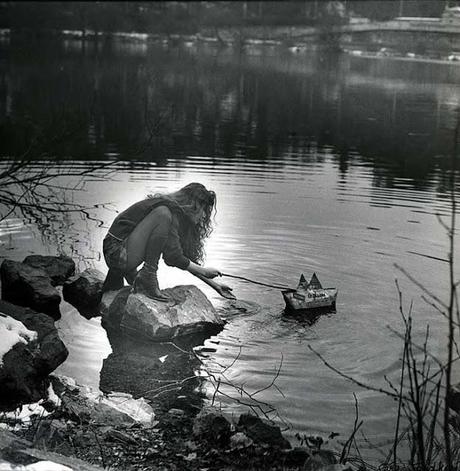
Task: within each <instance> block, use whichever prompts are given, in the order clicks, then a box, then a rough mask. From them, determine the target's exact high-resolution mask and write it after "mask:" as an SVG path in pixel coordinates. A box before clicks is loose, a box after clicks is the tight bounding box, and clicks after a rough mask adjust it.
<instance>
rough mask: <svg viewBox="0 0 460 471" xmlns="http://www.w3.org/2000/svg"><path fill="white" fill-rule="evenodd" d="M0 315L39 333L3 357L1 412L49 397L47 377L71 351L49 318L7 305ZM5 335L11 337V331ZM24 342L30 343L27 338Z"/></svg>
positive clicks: (0, 368) (0, 306) (0, 303)
mask: <svg viewBox="0 0 460 471" xmlns="http://www.w3.org/2000/svg"><path fill="white" fill-rule="evenodd" d="M0 312H1V313H3V314H5V315H6V316H8V317H9V318H11V319H14V320H15V321H19V322H21V323H22V324H23V325H24V327H25V328H26V329H28V330H29V331H32V332H36V333H37V335H36V336H34V338H30V337H32V336H29V338H30V341H26V342H23V341H21V340H19V341H18V343H16V344H14V346H12V348H11V349H9V350H8V351H7V352H6V353H5V354H4V355H3V359H2V364H1V365H0V385H1V388H0V409H3V410H12V409H14V408H16V407H17V406H18V405H20V404H25V403H32V402H37V401H38V400H40V399H42V398H45V397H46V396H47V389H48V386H49V379H48V375H49V374H50V373H51V372H52V371H54V370H55V369H56V368H57V367H58V366H59V365H60V364H61V363H63V362H64V360H65V359H66V358H67V355H68V351H67V349H66V347H65V345H64V344H63V343H62V341H61V339H60V338H59V335H58V332H57V330H56V328H55V326H54V322H53V320H52V319H51V318H50V317H49V316H47V315H45V314H43V313H39V312H35V311H33V310H31V309H27V308H23V307H19V306H15V305H13V304H10V303H8V302H5V301H0ZM2 317H4V316H2ZM6 319H7V318H6ZM3 320H5V318H4V319H3ZM6 334H7V335H11V331H10V332H8V333H4V336H5V335H6ZM22 338H23V339H24V340H27V338H24V335H23V336H22ZM4 342H5V339H3V341H0V344H1V345H2V346H3V345H4Z"/></svg>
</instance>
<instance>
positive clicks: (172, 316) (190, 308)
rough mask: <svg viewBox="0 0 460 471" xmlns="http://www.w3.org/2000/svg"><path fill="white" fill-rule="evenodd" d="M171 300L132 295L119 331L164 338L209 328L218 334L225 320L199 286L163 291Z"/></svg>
mask: <svg viewBox="0 0 460 471" xmlns="http://www.w3.org/2000/svg"><path fill="white" fill-rule="evenodd" d="M164 293H165V294H166V295H168V296H169V297H170V299H171V301H168V302H161V301H155V300H153V299H151V298H148V297H147V296H144V295H142V294H130V295H129V296H128V299H127V301H126V306H125V308H124V311H125V312H124V314H123V316H122V318H121V322H120V330H121V331H122V332H123V333H126V334H127V335H130V336H136V337H142V338H144V339H146V340H154V341H163V340H170V339H173V338H176V337H181V336H187V335H191V334H196V333H199V332H203V331H206V330H209V331H210V333H216V332H218V331H219V330H221V329H222V326H223V324H224V322H223V321H222V319H221V318H220V317H219V315H218V314H217V311H216V310H215V308H214V306H213V305H212V304H211V302H210V301H209V300H208V298H207V297H206V296H205V295H204V293H203V292H202V291H200V290H199V289H198V288H197V287H196V286H193V285H186V286H183V285H181V286H176V287H174V288H168V289H166V290H164Z"/></svg>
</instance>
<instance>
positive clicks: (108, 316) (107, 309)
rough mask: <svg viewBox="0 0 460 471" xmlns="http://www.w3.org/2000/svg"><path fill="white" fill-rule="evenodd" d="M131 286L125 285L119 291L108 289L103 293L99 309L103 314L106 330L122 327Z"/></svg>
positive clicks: (103, 323) (102, 322)
mask: <svg viewBox="0 0 460 471" xmlns="http://www.w3.org/2000/svg"><path fill="white" fill-rule="evenodd" d="M130 293H131V286H125V287H124V288H121V289H120V290H118V291H107V292H106V293H104V294H103V295H102V299H101V303H100V305H99V311H100V313H101V316H102V321H101V324H102V327H104V329H106V330H115V331H118V330H119V329H120V323H121V319H122V317H123V316H124V315H125V306H126V301H127V300H128V296H129V295H130Z"/></svg>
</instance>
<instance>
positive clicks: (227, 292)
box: [213, 281, 236, 299]
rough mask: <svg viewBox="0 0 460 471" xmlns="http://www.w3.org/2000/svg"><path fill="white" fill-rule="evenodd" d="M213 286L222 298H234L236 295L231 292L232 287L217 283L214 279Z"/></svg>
mask: <svg viewBox="0 0 460 471" xmlns="http://www.w3.org/2000/svg"><path fill="white" fill-rule="evenodd" d="M213 288H214V289H215V290H216V291H217V292H218V293H219V294H220V295H221V296H223V297H224V298H227V299H236V296H235V295H234V294H233V293H231V291H232V290H233V288H230V286H227V285H225V284H224V283H217V282H216V281H214V286H213Z"/></svg>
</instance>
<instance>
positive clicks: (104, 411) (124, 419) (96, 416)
mask: <svg viewBox="0 0 460 471" xmlns="http://www.w3.org/2000/svg"><path fill="white" fill-rule="evenodd" d="M51 380H52V384H53V389H54V390H55V391H56V394H57V396H58V397H59V398H60V400H61V405H60V408H61V411H62V412H63V414H64V415H65V416H66V417H68V418H70V419H72V420H76V421H78V422H79V423H90V422H91V423H93V424H94V423H99V424H104V425H113V426H118V425H133V424H136V423H137V424H141V425H144V426H151V425H152V424H153V422H154V420H155V413H154V412H153V409H152V408H151V407H150V406H149V405H148V404H147V402H146V401H145V399H143V398H142V397H141V398H139V399H134V398H133V396H132V395H131V394H128V393H122V392H113V393H109V394H104V393H102V392H101V391H99V390H96V389H93V388H90V387H88V386H80V385H78V384H77V383H76V382H75V381H74V380H73V379H71V378H68V377H66V376H60V375H56V376H52V378H51Z"/></svg>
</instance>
